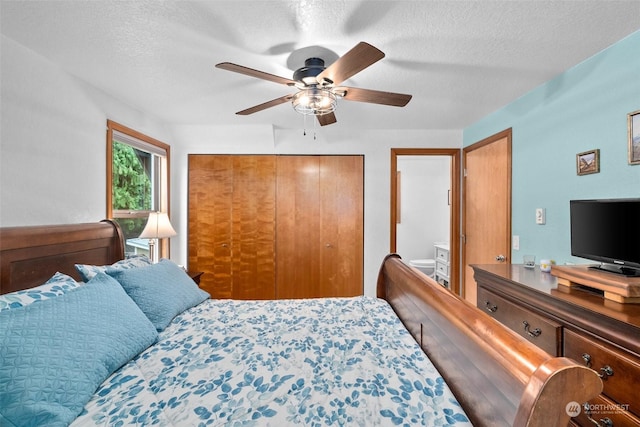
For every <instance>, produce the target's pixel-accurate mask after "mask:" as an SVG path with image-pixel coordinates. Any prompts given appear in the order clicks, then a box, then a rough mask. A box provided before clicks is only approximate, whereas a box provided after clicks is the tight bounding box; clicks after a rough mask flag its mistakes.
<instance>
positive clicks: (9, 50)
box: [0, 36, 170, 227]
mask: <svg viewBox="0 0 640 427" xmlns="http://www.w3.org/2000/svg"><path fill="white" fill-rule="evenodd" d="M1 51H2V57H1V61H2V62H1V67H2V68H1V70H0V73H1V74H0V75H1V82H0V83H1V84H0V86H1V93H0V97H1V100H2V103H1V110H0V113H1V115H2V118H1V127H0V226H3V227H9V226H18V225H39V224H68V223H77V222H94V221H99V220H101V219H103V218H104V217H105V215H106V193H105V192H106V124H107V118H109V119H112V120H115V121H117V122H120V123H122V124H124V125H127V126H130V127H133V128H135V129H137V130H139V131H141V132H143V133H145V134H147V135H149V136H152V137H154V138H157V139H159V140H168V139H170V137H169V135H168V134H167V131H166V128H165V126H163V125H162V124H161V123H160V122H159V121H158V120H156V119H154V118H153V117H149V116H148V115H146V114H144V113H141V112H139V111H136V110H135V109H133V108H131V107H129V106H127V105H125V104H123V103H121V102H119V101H118V100H116V99H113V98H111V97H109V96H108V95H107V94H105V93H104V92H101V91H100V90H98V89H97V88H95V87H92V86H89V85H88V84H86V83H84V82H83V81H81V80H79V79H77V78H76V77H74V76H72V75H70V74H69V73H67V72H65V71H64V70H62V69H60V68H59V67H58V66H56V65H54V64H53V63H52V62H50V61H48V60H47V59H46V58H44V57H42V56H40V55H38V54H36V53H35V52H33V51H31V50H29V49H27V48H25V47H24V46H22V45H20V44H17V43H16V42H14V41H13V40H11V39H9V38H7V37H5V36H2V40H1Z"/></svg>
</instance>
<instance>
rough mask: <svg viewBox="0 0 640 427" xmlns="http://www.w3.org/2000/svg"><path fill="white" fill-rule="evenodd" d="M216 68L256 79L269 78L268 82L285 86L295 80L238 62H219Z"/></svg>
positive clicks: (291, 84)
mask: <svg viewBox="0 0 640 427" xmlns="http://www.w3.org/2000/svg"><path fill="white" fill-rule="evenodd" d="M216 68H220V69H223V70H227V71H233V72H234V73H240V74H244V75H246V76H249V77H256V78H258V79H263V80H269V81H270V82H275V83H280V84H283V85H287V86H294V85H295V84H296V81H295V80H291V79H287V78H285V77H280V76H276V75H275V74H269V73H265V72H264V71H260V70H254V69H253V68H249V67H244V66H242V65H238V64H232V63H231V62H221V63H219V64H216Z"/></svg>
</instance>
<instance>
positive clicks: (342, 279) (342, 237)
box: [276, 156, 364, 298]
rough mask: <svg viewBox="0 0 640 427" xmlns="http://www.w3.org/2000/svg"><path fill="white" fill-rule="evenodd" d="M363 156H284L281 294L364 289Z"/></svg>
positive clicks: (280, 173)
mask: <svg viewBox="0 0 640 427" xmlns="http://www.w3.org/2000/svg"><path fill="white" fill-rule="evenodd" d="M363 168H364V162H363V158H362V156H279V157H278V183H277V214H276V217H277V219H276V224H277V226H276V227H277V231H276V248H277V255H276V263H277V267H276V269H277V272H278V273H277V296H278V298H313V297H330V296H334V297H339V296H354V295H361V294H362V293H363V262H364V258H363V244H364V235H363V202H364V193H363V179H364V176H363V172H364V169H363Z"/></svg>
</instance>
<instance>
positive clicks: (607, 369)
mask: <svg viewBox="0 0 640 427" xmlns="http://www.w3.org/2000/svg"><path fill="white" fill-rule="evenodd" d="M582 360H584V364H585V366H586V367H587V368H591V355H590V354H589V353H583V354H582ZM598 376H599V377H600V378H602V379H603V380H606V379H607V378H609V377H611V376H613V368H612V367H611V366H609V365H605V366H603V367H602V368H600V373H598Z"/></svg>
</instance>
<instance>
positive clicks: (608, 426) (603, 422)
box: [582, 402, 613, 427]
mask: <svg viewBox="0 0 640 427" xmlns="http://www.w3.org/2000/svg"><path fill="white" fill-rule="evenodd" d="M582 406H583V408H584V414H585V415H586V416H587V418H588V419H589V421H591V422H592V423H593V425H595V426H598V427H613V421H611V418H609V417H605V418H600V421H597V420H595V419H594V418H593V417H592V416H591V409H589V402H586V403H585V404H584V405H582Z"/></svg>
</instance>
